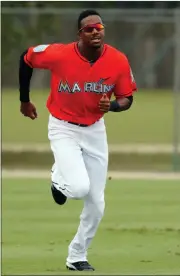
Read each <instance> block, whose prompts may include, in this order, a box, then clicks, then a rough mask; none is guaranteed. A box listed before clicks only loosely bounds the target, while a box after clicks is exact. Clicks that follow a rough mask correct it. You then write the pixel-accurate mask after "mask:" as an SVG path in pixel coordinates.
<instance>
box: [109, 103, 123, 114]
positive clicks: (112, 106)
mask: <svg viewBox="0 0 180 276" xmlns="http://www.w3.org/2000/svg"><path fill="white" fill-rule="evenodd" d="M109 111H112V112H119V111H121V106H120V104H119V103H118V102H117V101H116V100H114V101H111V102H110V107H109Z"/></svg>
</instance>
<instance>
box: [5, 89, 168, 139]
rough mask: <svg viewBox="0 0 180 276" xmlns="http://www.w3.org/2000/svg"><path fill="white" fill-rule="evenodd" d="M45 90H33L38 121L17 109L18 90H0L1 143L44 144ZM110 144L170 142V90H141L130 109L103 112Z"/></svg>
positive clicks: (46, 117)
mask: <svg viewBox="0 0 180 276" xmlns="http://www.w3.org/2000/svg"><path fill="white" fill-rule="evenodd" d="M47 95H48V91H32V92H31V98H32V101H33V102H34V103H35V105H36V107H37V111H38V115H39V118H38V120H35V121H31V120H30V119H27V118H25V117H23V116H22V115H21V113H20V111H19V109H20V106H19V93H18V90H17V91H16V90H13V91H7V90H3V93H2V141H3V143H7V142H8V143H41V142H42V143H44V142H48V139H47V120H48V111H47V110H46V107H45V104H46V99H47ZM105 120H106V126H107V133H108V140H109V143H111V144H113V143H117V144H122V143H150V144H153V143H172V141H173V135H172V132H173V93H172V92H171V91H157V90H154V91H143V90H139V92H138V93H136V95H135V100H134V104H133V106H132V108H131V109H130V110H129V111H127V112H122V113H120V114H114V113H109V114H106V115H105Z"/></svg>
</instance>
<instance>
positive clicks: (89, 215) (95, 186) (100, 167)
mask: <svg viewBox="0 0 180 276" xmlns="http://www.w3.org/2000/svg"><path fill="white" fill-rule="evenodd" d="M96 128H97V129H96ZM89 130H90V129H89ZM92 130H93V131H92V134H91V135H90V134H89V136H87V137H89V140H88V139H86V144H85V147H84V149H85V150H84V151H83V157H84V161H85V165H86V168H87V171H88V175H89V179H90V190H89V193H88V195H87V196H86V197H85V200H84V208H83V211H82V213H81V216H80V225H79V228H78V231H77V233H76V235H75V237H74V239H73V240H72V242H71V244H70V245H69V254H68V258H67V264H68V265H71V264H72V263H74V262H78V261H87V249H88V247H89V244H90V242H91V241H92V239H93V237H94V235H95V233H96V231H97V229H98V226H99V223H100V221H101V219H102V217H103V214H104V208H105V202H104V190H105V184H106V178H107V166H108V146H107V138H106V133H105V129H104V127H103V125H102V122H101V123H100V124H97V125H96V127H94V129H92Z"/></svg>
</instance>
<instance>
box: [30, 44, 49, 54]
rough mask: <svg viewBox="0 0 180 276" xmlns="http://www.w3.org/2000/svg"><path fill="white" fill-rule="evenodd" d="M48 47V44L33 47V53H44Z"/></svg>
mask: <svg viewBox="0 0 180 276" xmlns="http://www.w3.org/2000/svg"><path fill="white" fill-rule="evenodd" d="M48 46H49V44H46V45H38V46H36V47H34V49H33V52H35V53H39V52H44V51H45V50H46V48H47V47H48Z"/></svg>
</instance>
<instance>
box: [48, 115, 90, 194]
mask: <svg viewBox="0 0 180 276" xmlns="http://www.w3.org/2000/svg"><path fill="white" fill-rule="evenodd" d="M51 121H52V119H51ZM75 130H76V129H75V128H74V129H73V128H72V127H71V126H70V124H68V123H67V124H66V123H63V122H62V123H61V121H59V120H57V119H55V120H54V119H53V123H52V122H51V124H50V125H49V135H48V136H49V140H50V145H51V149H52V152H53V155H54V159H55V164H54V166H53V168H52V173H51V178H52V184H53V186H54V187H55V188H56V190H58V191H59V192H60V193H62V194H63V195H65V196H66V197H67V198H74V199H79V198H83V197H84V196H86V195H87V193H88V191H89V185H90V183H89V177H88V174H87V170H86V167H85V164H84V160H83V156H82V151H81V148H80V146H79V143H78V133H77V132H76V131H75Z"/></svg>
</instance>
